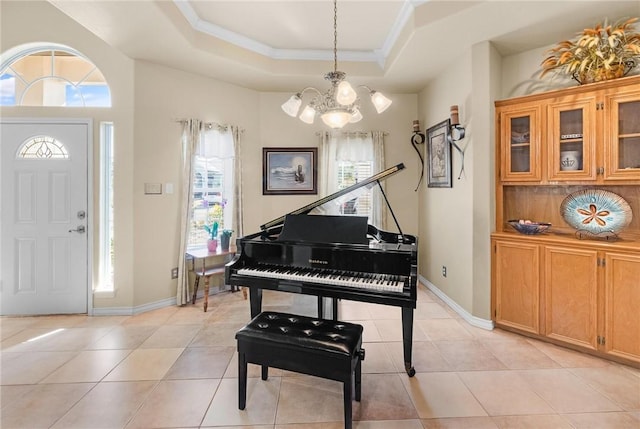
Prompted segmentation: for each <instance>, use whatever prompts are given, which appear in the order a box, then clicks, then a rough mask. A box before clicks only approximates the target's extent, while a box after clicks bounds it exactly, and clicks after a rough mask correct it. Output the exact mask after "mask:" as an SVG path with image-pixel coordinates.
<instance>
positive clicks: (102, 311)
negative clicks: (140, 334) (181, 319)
mask: <svg viewBox="0 0 640 429" xmlns="http://www.w3.org/2000/svg"><path fill="white" fill-rule="evenodd" d="M172 305H176V298H175V297H174V298H166V299H162V300H160V301H156V302H150V303H148V304H142V305H138V306H136V307H100V308H95V307H94V308H93V314H92V316H134V315H136V314H140V313H145V312H147V311H151V310H158V309H160V308H165V307H169V306H172Z"/></svg>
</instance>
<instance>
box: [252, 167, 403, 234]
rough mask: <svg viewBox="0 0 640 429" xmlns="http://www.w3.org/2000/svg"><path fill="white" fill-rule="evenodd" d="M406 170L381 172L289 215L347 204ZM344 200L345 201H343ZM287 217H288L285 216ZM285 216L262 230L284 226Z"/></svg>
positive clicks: (401, 168) (395, 168)
mask: <svg viewBox="0 0 640 429" xmlns="http://www.w3.org/2000/svg"><path fill="white" fill-rule="evenodd" d="M403 169H404V164H403V163H400V164H398V165H395V166H393V167H391V168H387V169H386V170H384V171H381V172H380V173H378V174H374V175H373V176H371V177H368V178H367V179H364V180H362V181H361V182H358V183H355V184H353V185H351V186H349V187H347V188H344V189H342V190H340V191H338V192H335V193H333V194H331V195H327V196H326V197H324V198H321V199H319V200H317V201H315V202H313V203H311V204H307V205H306V206H304V207H301V208H299V209H297V210H294V211H292V212H290V213H288V214H290V215H304V214H309V213H310V212H311V211H312V210H314V209H317V210H319V211H320V212H323V211H324V210H322V207H321V206H323V205H325V204H327V203H330V202H337V203H338V204H340V203H341V202H346V201H349V200H351V199H353V198H355V197H357V196H358V193H362V192H364V191H365V190H366V189H369V188H371V187H373V186H375V185H376V184H378V182H379V181H380V180H383V179H386V178H387V177H389V176H391V175H393V174H395V173H397V172H398V171H400V170H403ZM343 200H344V201H343ZM285 216H286V215H285ZM285 216H281V217H279V218H277V219H274V220H272V221H270V222H267V223H265V224H264V225H261V226H260V228H261V229H262V230H267V229H269V228H273V227H276V226H279V225H282V224H283V223H284V220H285Z"/></svg>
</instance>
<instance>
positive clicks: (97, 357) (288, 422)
mask: <svg viewBox="0 0 640 429" xmlns="http://www.w3.org/2000/svg"><path fill="white" fill-rule="evenodd" d="M263 302H264V305H263V309H265V310H266V309H269V310H274V311H285V312H291V313H297V314H306V315H314V312H315V299H314V298H313V297H306V296H301V295H293V294H286V293H277V292H265V296H264V301H263ZM340 314H341V319H343V320H348V321H352V322H355V323H360V324H362V325H363V326H364V327H365V331H364V342H365V344H364V347H365V349H366V359H365V361H364V362H363V376H362V377H363V382H362V383H363V385H362V402H360V403H354V411H353V418H354V427H355V428H356V429H387V428H388V429H420V428H428V429H435V428H465V429H466V428H471V429H476V428H477V429H489V428H491V429H496V428H535V429H546V428H559V429H564V428H567V429H569V428H577V429H582V428H585V429H586V428H594V429H606V428H612V429H613V428H615V429H624V428H629V429H640V370H638V369H635V368H631V367H628V366H624V365H620V364H617V363H612V362H609V361H606V360H602V359H598V358H595V357H592V356H589V355H586V354H582V353H578V352H574V351H571V350H568V349H564V348H561V347H557V346H554V345H550V344H546V343H543V342H539V341H536V340H532V339H528V338H525V337H522V336H518V335H515V334H512V333H509V332H505V331H502V330H494V331H486V330H483V329H479V328H475V327H473V326H470V325H469V324H467V323H466V322H465V321H464V320H462V319H461V318H459V317H458V316H457V315H456V314H455V313H454V312H453V311H452V310H451V309H449V308H448V307H447V306H446V304H444V303H443V302H442V301H440V300H439V299H438V298H437V297H436V296H435V295H433V294H432V293H431V292H429V291H428V290H427V289H426V288H424V287H423V286H420V287H419V293H418V308H417V310H416V311H415V322H414V343H413V363H414V366H415V369H416V371H417V373H416V375H415V377H413V378H409V377H408V376H407V375H406V373H405V372H404V370H403V364H402V361H403V359H402V346H401V338H402V337H401V321H400V309H398V308H395V307H388V306H380V305H373V304H365V303H357V302H349V301H341V302H340ZM248 319H249V304H248V301H245V300H243V299H242V294H239V293H234V294H231V293H220V294H217V295H215V296H212V297H211V299H210V300H209V311H208V312H207V313H204V312H203V311H202V300H199V301H198V302H197V303H196V305H189V306H186V307H169V308H163V309H160V310H155V311H150V312H148V313H144V314H140V315H137V316H131V317H106V316H103V317H87V316H78V315H72V316H43V317H15V318H12V317H5V318H0V324H1V330H0V332H1V337H0V340H1V343H0V348H1V355H0V357H1V359H2V362H1V372H0V381H1V391H0V395H1V396H0V405H1V408H0V413H1V420H0V427H2V428H3V429H9V428H21V429H22V428H27V429H31V428H60V429H70V428H81V429H94V428H96V429H97V428H193V427H203V428H208V427H216V428H245V429H247V428H252V429H285V428H286V429H302V428H305V429H340V428H342V427H343V421H342V412H343V411H342V387H341V385H340V383H337V382H334V381H329V380H323V379H319V378H315V377H310V376H304V375H299V374H295V373H292V372H287V371H280V370H271V371H270V373H269V379H268V380H267V381H262V380H261V379H260V371H259V368H258V367H256V366H254V365H251V366H250V370H249V376H250V377H251V378H250V379H249V383H248V392H247V408H246V410H244V411H240V410H238V382H237V381H238V380H237V354H236V351H235V338H234V335H235V332H236V331H237V330H238V329H239V328H240V327H242V326H243V325H244V324H245V323H246V322H247V321H248Z"/></svg>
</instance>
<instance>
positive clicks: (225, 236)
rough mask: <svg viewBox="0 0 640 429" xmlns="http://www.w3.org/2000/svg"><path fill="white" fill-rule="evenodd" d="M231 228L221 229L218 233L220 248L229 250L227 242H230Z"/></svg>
mask: <svg viewBox="0 0 640 429" xmlns="http://www.w3.org/2000/svg"><path fill="white" fill-rule="evenodd" d="M231 234H233V230H232V229H223V230H222V232H221V233H220V248H221V249H222V250H229V244H230V243H231Z"/></svg>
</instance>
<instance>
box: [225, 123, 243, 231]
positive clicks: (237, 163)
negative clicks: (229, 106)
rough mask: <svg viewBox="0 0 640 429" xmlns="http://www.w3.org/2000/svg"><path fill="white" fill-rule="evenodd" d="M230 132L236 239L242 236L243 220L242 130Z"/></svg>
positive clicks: (232, 129) (231, 129) (235, 128)
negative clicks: (231, 139)
mask: <svg viewBox="0 0 640 429" xmlns="http://www.w3.org/2000/svg"><path fill="white" fill-rule="evenodd" d="M229 128H230V131H231V137H232V138H233V153H234V158H233V159H234V165H233V185H234V189H233V201H234V204H233V229H234V234H235V236H236V237H242V236H243V235H244V232H243V230H244V218H243V216H242V213H243V210H242V199H243V193H242V151H241V143H240V140H241V136H242V130H241V129H240V128H238V127H236V126H231V127H229Z"/></svg>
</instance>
